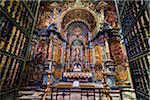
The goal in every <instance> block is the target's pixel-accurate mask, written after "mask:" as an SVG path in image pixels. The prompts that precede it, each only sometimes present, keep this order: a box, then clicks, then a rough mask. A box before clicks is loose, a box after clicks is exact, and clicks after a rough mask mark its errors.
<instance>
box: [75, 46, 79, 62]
mask: <svg viewBox="0 0 150 100" xmlns="http://www.w3.org/2000/svg"><path fill="white" fill-rule="evenodd" d="M79 55H80V48H79V47H77V48H75V59H76V60H77V61H78V60H79Z"/></svg>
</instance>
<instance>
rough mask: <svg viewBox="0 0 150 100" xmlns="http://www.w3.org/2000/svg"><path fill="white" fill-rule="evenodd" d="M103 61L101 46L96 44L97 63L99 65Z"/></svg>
mask: <svg viewBox="0 0 150 100" xmlns="http://www.w3.org/2000/svg"><path fill="white" fill-rule="evenodd" d="M101 63H102V55H101V48H100V46H98V45H96V46H95V64H96V65H99V64H101Z"/></svg>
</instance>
